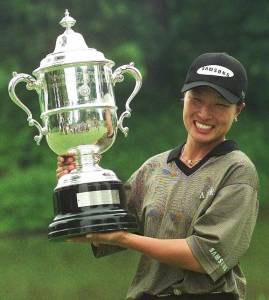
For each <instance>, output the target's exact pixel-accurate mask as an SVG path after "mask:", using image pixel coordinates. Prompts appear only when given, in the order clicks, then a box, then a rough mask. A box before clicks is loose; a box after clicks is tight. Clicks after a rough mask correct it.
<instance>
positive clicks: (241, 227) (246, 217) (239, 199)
mask: <svg viewBox="0 0 269 300" xmlns="http://www.w3.org/2000/svg"><path fill="white" fill-rule="evenodd" d="M234 177H236V178H237V180H236V181H237V183H233V184H232V183H231V182H228V183H227V184H226V185H225V186H223V187H222V188H221V189H220V190H219V191H218V192H217V193H216V195H215V197H214V199H213V201H212V203H211V205H210V206H209V207H208V208H207V209H206V210H205V211H204V212H203V213H202V214H201V215H200V216H199V217H197V219H196V221H195V222H194V224H193V231H192V235H191V236H189V237H187V239H186V241H187V243H188V245H189V247H190V248H191V250H192V253H193V255H194V256H195V258H196V259H197V260H198V261H199V263H200V264H201V266H202V267H203V268H204V270H205V271H206V273H207V274H208V275H209V276H210V277H211V278H212V280H213V281H217V280H218V279H219V278H220V277H221V276H223V275H224V274H225V273H226V272H227V271H229V270H230V269H231V268H233V267H234V266H235V265H236V264H238V262H239V258H240V257H241V256H242V255H243V254H244V253H245V252H246V250H247V249H248V247H249V244H250V240H251V236H252V233H253V230H254V226H255V223H256V219H257V211H258V201H257V186H255V180H254V178H252V182H251V184H250V183H248V180H247V181H246V180H240V178H238V176H237V175H236V174H234ZM232 181H233V180H232ZM236 181H233V182H236Z"/></svg>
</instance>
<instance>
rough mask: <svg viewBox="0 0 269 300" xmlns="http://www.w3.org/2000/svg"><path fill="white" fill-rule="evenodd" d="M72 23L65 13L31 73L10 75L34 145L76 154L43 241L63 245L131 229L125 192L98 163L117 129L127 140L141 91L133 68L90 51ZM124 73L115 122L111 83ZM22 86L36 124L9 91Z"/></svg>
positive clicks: (56, 197)
mask: <svg viewBox="0 0 269 300" xmlns="http://www.w3.org/2000/svg"><path fill="white" fill-rule="evenodd" d="M75 22H76V21H75V20H74V19H73V18H72V17H71V16H69V13H68V11H66V13H65V17H64V18H63V19H62V20H61V22H60V24H61V25H62V26H63V27H64V28H65V32H64V33H63V34H61V35H60V36H59V37H58V38H57V41H56V46H55V49H54V52H53V53H50V54H48V55H47V56H46V57H45V58H44V59H42V60H41V63H40V66H39V68H37V69H36V70H34V71H33V75H34V76H35V77H33V76H31V75H28V74H24V73H20V74H17V73H13V78H12V79H11V81H10V83H9V95H10V97H11V99H12V100H13V101H14V102H15V104H17V105H18V106H19V107H21V108H22V109H23V110H24V111H25V112H26V114H27V116H28V118H27V121H28V123H29V125H30V126H35V127H36V128H37V129H38V131H39V135H37V136H35V137H34V139H35V141H36V142H37V144H39V143H40V141H41V139H42V137H43V136H45V137H46V140H47V143H48V145H49V147H50V148H51V150H52V151H54V152H55V153H56V154H57V155H65V154H68V153H72V154H74V156H75V158H76V169H75V170H73V171H72V172H71V173H69V174H66V175H64V176H63V177H61V178H60V179H59V181H58V184H57V186H56V188H55V190H54V215H55V217H54V219H53V221H52V223H51V224H50V225H49V234H48V236H49V239H51V240H66V239H68V238H70V237H73V236H77V235H84V234H86V233H89V232H100V231H111V230H128V231H136V229H137V225H136V219H135V217H134V215H132V214H131V213H129V212H128V211H127V207H126V198H125V194H124V188H123V185H122V183H121V181H120V180H119V179H118V178H117V176H116V175H115V173H114V172H112V171H111V170H105V169H102V168H101V167H100V166H99V165H98V160H99V158H100V155H101V154H102V153H104V152H105V151H107V150H108V149H109V148H110V147H111V146H112V145H113V143H114V141H115V139H116V135H117V131H118V129H119V130H121V131H122V132H123V133H124V135H125V136H127V133H128V128H127V127H123V120H124V119H125V118H126V117H130V116H131V109H130V106H129V105H130V102H131V101H132V100H133V98H134V97H135V95H136V94H137V93H138V91H139V90H140V88H141V84H142V77H141V74H140V72H139V71H138V70H137V69H136V68H135V67H134V64H133V63H130V64H129V65H124V66H121V67H118V68H117V69H116V70H115V71H114V72H113V71H112V67H113V66H114V62H113V61H111V60H108V59H106V58H105V56H104V54H103V53H102V52H99V51H97V50H96V49H94V48H89V47H88V46H87V44H86V43H85V41H84V38H83V36H82V35H81V34H79V33H77V32H75V31H74V30H73V29H72V28H71V27H72V26H74V24H75ZM124 73H129V74H130V75H132V76H133V77H134V78H135V81H136V84H135V88H134V90H133V92H132V93H131V95H130V96H129V98H128V99H127V102H126V106H125V107H126V110H125V111H124V112H123V113H122V114H121V115H120V117H119V119H118V117H117V106H116V103H115V96H114V85H115V84H116V83H117V82H121V81H123V80H124ZM20 82H24V83H26V87H27V89H29V90H31V89H32V90H35V91H36V92H37V93H38V95H39V104H40V109H41V116H40V117H41V119H42V123H43V124H42V125H43V126H42V125H40V124H39V122H38V121H36V120H35V119H33V117H32V114H31V111H30V110H29V109H28V108H27V107H26V106H25V105H24V104H23V103H22V101H21V100H20V99H19V98H18V97H17V95H16V93H15V87H16V85H17V84H18V83H20Z"/></svg>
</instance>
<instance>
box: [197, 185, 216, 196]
mask: <svg viewBox="0 0 269 300" xmlns="http://www.w3.org/2000/svg"><path fill="white" fill-rule="evenodd" d="M214 194H215V189H214V188H213V186H211V187H209V188H208V189H207V188H205V189H203V191H202V192H201V194H200V196H199V199H205V198H206V197H209V196H214Z"/></svg>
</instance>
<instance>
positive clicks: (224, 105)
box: [216, 103, 229, 107]
mask: <svg viewBox="0 0 269 300" xmlns="http://www.w3.org/2000/svg"><path fill="white" fill-rule="evenodd" d="M216 105H217V106H219V107H229V105H226V104H223V103H217V104H216Z"/></svg>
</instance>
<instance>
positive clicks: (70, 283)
mask: <svg viewBox="0 0 269 300" xmlns="http://www.w3.org/2000/svg"><path fill="white" fill-rule="evenodd" d="M65 8H68V9H69V11H70V14H71V16H72V17H74V18H75V19H76V20H77V24H76V26H75V27H74V30H75V31H77V32H80V33H81V34H82V35H83V36H84V39H85V41H86V43H87V44H88V46H89V47H92V48H96V49H97V50H99V51H102V52H103V53H104V54H105V56H106V57H107V58H108V59H112V60H113V61H115V62H116V67H117V66H120V65H122V64H126V63H129V62H131V61H134V62H135V65H136V67H137V68H138V69H139V70H140V71H141V72H142V75H143V86H142V89H141V91H140V92H139V94H138V96H137V97H136V98H135V99H134V101H133V102H132V104H131V107H132V109H133V112H132V117H131V119H128V120H127V121H126V122H125V125H127V126H129V127H130V132H129V136H128V138H127V139H125V138H124V137H123V136H122V135H121V133H119V134H118V136H117V140H116V142H115V144H114V145H113V147H112V148H111V149H110V150H109V151H108V152H106V153H105V154H104V155H103V159H102V161H101V165H102V166H103V167H105V168H109V169H112V170H114V171H115V172H116V173H117V175H118V176H119V177H120V178H121V179H122V180H126V179H127V178H128V177H129V176H130V174H131V173H132V172H133V171H134V170H136V169H137V168H138V167H139V166H140V164H141V163H143V161H145V160H146V159H147V158H148V157H150V156H151V155H154V154H156V153H159V152H162V151H165V150H167V149H170V148H173V147H175V146H176V145H178V144H180V143H182V142H184V140H185V137H186V134H185V131H184V126H183V123H182V118H181V113H182V107H181V104H180V98H181V94H180V88H181V85H182V83H183V81H184V77H185V74H186V71H187V68H188V67H189V65H190V63H191V62H192V60H193V59H194V58H195V57H196V56H198V55H199V54H201V53H203V52H217V51H224V52H227V53H229V54H231V55H233V56H235V57H236V58H238V59H239V60H240V61H241V62H242V63H243V64H244V65H245V66H246V69H247V72H248V77H249V88H248V93H247V101H246V109H245V111H244V112H243V113H242V114H241V115H240V118H239V122H238V123H236V124H234V126H233V128H232V130H231V132H230V133H229V136H228V137H229V138H232V139H235V140H236V141H237V142H238V144H239V145H240V148H241V149H242V150H243V151H245V152H246V153H247V154H248V155H249V157H250V158H251V159H252V160H253V162H254V163H255V165H256V167H257V170H258V173H259V176H260V183H261V185H260V197H259V200H260V206H261V208H260V214H259V218H258V223H257V227H256V229H255V232H254V236H253V241H252V244H251V247H250V249H249V251H248V252H247V254H246V255H245V256H244V257H243V258H242V267H243V270H244V271H245V273H246V276H247V279H248V295H249V296H248V299H249V300H252V299H254V300H256V299H258V300H264V299H269V288H268V283H269V280H268V276H267V272H268V269H269V263H268V257H267V256H266V249H267V248H268V246H269V241H268V230H269V221H268V216H269V213H268V211H269V205H268V194H269V185H268V184H266V183H267V182H268V179H269V178H268V177H269V174H268V166H269V160H268V152H269V151H268V150H269V145H268V140H267V139H268V133H267V130H266V128H267V125H268V123H269V121H268V117H267V114H268V109H269V100H268V97H269V84H268V82H269V68H268V65H269V56H268V53H269V51H268V50H269V22H268V15H269V3H268V2H267V1H242V0H241V1H235V0H234V1H230V0H227V1H210V0H201V1H198V0H181V1H179V0H169V1H168V0H144V1H142V0H136V1H131V0H124V1H123V0H121V1H120V0H89V1H82V0H76V1H57V2H56V1H47V2H45V1H39V0H36V1H30V0H25V1H19V0H11V1H5V0H3V1H1V3H0V33H1V35H0V36H1V39H0V45H1V47H0V54H1V56H0V57H1V60H0V62H1V63H0V96H1V109H0V114H1V118H0V128H1V129H0V130H1V132H0V154H1V159H0V236H1V241H0V265H1V267H2V272H1V273H2V274H3V276H2V280H0V299H104V300H118V299H123V298H124V295H125V293H126V290H127V288H128V284H129V282H130V281H131V278H132V275H133V272H134V270H135V264H136V260H137V258H138V255H137V254H136V253H134V252H131V251H125V252H123V253H119V254H115V255H113V256H111V257H108V258H103V259H98V260H96V259H94V258H93V257H92V255H91V254H90V250H89V247H88V246H85V245H73V244H66V243H49V242H48V241H47V239H46V228H47V224H48V223H50V221H51V219H52V218H53V211H52V191H53V188H54V186H55V184H56V179H55V169H56V156H55V154H54V153H52V152H51V150H50V149H49V148H48V146H47V144H46V142H45V140H43V141H42V143H41V145H40V146H36V145H35V143H34V141H33V136H34V135H35V134H36V131H35V129H33V128H30V127H28V125H27V122H26V115H25V113H24V112H23V111H22V110H20V109H19V108H18V107H16V106H15V105H14V104H13V103H12V102H11V101H10V99H9V96H8V92H7V86H8V82H9V80H10V79H11V74H12V72H13V71H17V72H18V73H28V74H31V73H32V71H33V70H34V69H35V68H37V67H38V66H39V63H40V61H41V59H43V58H44V57H45V56H46V55H47V54H48V53H51V52H53V50H54V46H55V41H56V38H57V36H58V35H60V34H61V33H62V32H63V30H62V28H61V26H60V25H59V24H58V22H59V21H60V20H61V18H62V17H63V15H64V10H65ZM133 86H134V81H133V79H132V78H128V76H126V79H125V81H124V82H123V83H119V84H117V85H116V87H115V94H116V101H117V105H118V107H119V112H121V111H123V109H124V105H125V101H126V99H127V97H128V96H129V94H130V92H131V89H132V88H133ZM17 92H18V95H19V96H20V98H21V99H23V100H24V103H27V105H28V107H29V108H30V109H31V111H32V112H33V115H34V117H35V118H37V119H38V120H39V115H40V110H39V104H38V97H37V95H36V94H35V92H29V91H26V89H25V86H24V85H23V84H22V85H20V86H18V88H17Z"/></svg>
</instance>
